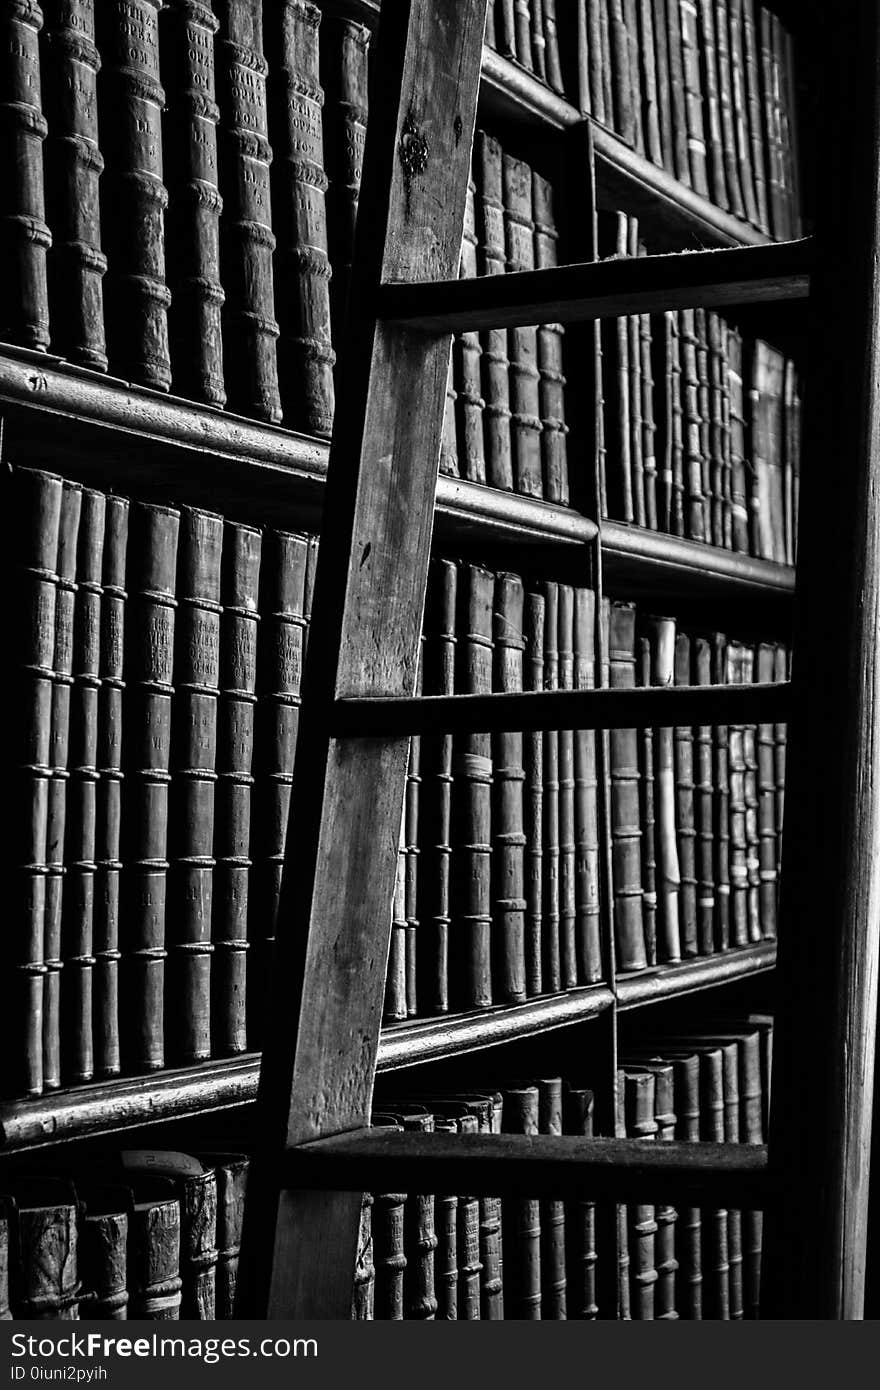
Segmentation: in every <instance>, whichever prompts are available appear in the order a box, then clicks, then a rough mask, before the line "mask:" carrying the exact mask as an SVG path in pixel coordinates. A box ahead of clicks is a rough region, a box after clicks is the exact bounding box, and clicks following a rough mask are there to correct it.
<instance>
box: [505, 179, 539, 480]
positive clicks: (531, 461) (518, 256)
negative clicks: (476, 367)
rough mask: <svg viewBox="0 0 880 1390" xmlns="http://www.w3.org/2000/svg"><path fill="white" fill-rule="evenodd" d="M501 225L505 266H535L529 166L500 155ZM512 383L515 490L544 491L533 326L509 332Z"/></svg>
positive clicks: (522, 268) (535, 337)
mask: <svg viewBox="0 0 880 1390" xmlns="http://www.w3.org/2000/svg"><path fill="white" fill-rule="evenodd" d="M502 171H503V187H504V230H505V244H506V251H507V268H508V270H511V271H524V270H534V268H535V237H534V231H535V224H534V222H533V220H532V171H531V169H530V168H529V166H528V165H527V164H524V163H523V161H522V160H520V159H513V158H511V156H510V155H503V156H502ZM508 344H509V353H510V384H511V392H510V395H511V407H512V412H511V417H510V419H511V443H512V446H513V473H514V479H515V481H516V490H517V492H521V493H524V494H525V495H526V496H527V497H543V496H544V486H543V474H542V461H541V434H542V430H541V418H540V409H541V402H540V394H539V388H540V373H539V371H538V330H537V329H536V328H533V327H529V326H526V327H524V328H511V329H510V330H509V332H508Z"/></svg>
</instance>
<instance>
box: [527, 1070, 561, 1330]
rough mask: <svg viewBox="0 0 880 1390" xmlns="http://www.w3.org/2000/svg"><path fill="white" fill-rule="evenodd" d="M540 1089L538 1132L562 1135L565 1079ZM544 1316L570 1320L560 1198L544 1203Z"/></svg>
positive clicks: (550, 1080) (542, 1084) (542, 1083)
mask: <svg viewBox="0 0 880 1390" xmlns="http://www.w3.org/2000/svg"><path fill="white" fill-rule="evenodd" d="M535 1085H536V1086H537V1088H538V1133H539V1134H562V1079H561V1077H558V1076H554V1077H547V1078H544V1079H542V1080H540V1081H536V1082H535ZM540 1212H541V1318H542V1320H544V1321H545V1322H546V1321H556V1322H558V1321H560V1320H562V1319H567V1317H568V1312H567V1283H568V1281H567V1272H566V1262H565V1243H566V1238H567V1234H568V1232H567V1230H566V1208H565V1203H564V1202H560V1201H547V1200H545V1201H542V1202H541V1208H540Z"/></svg>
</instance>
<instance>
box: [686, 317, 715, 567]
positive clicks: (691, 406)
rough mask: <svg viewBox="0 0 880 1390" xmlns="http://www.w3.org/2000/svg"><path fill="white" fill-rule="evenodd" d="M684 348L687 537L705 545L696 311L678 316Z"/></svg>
mask: <svg viewBox="0 0 880 1390" xmlns="http://www.w3.org/2000/svg"><path fill="white" fill-rule="evenodd" d="M678 321H679V337H680V344H681V369H682V374H681V387H682V390H681V395H682V405H683V424H684V450H685V459H686V470H687V534H688V536H689V537H690V539H691V540H694V541H705V540H708V539H709V537H708V536H707V534H706V512H707V508H708V503H709V499H708V498H707V496H706V494H705V492H704V489H703V452H702V432H701V417H700V377H699V372H698V369H697V331H696V320H695V317H694V310H693V309H682V310H680V311H679V315H678Z"/></svg>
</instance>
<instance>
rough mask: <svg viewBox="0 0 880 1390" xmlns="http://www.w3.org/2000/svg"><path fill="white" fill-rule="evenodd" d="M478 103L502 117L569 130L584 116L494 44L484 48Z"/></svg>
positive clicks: (549, 127) (553, 128)
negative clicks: (497, 50)
mask: <svg viewBox="0 0 880 1390" xmlns="http://www.w3.org/2000/svg"><path fill="white" fill-rule="evenodd" d="M480 106H481V107H482V108H483V109H484V110H485V111H486V112H487V113H488V114H490V115H492V116H498V117H500V118H501V119H502V120H507V121H515V122H517V123H520V124H522V123H528V124H529V125H539V126H543V127H544V128H545V129H547V130H556V131H560V130H568V129H569V128H570V127H571V126H574V125H578V124H579V122H581V121H583V120H584V116H583V115H582V114H581V112H580V111H579V110H578V109H577V107H576V106H572V104H571V102H570V101H566V99H565V97H561V96H559V94H558V93H557V92H554V91H551V89H550V88H549V87H547V86H545V84H544V83H543V82H541V81H540V80H539V78H537V77H535V76H534V75H533V74H532V73H530V72H527V71H526V69H525V68H521V67H520V66H519V65H518V64H517V63H513V62H511V60H510V59H509V58H505V57H503V56H502V55H501V54H500V53H496V51H495V49H494V48H488V47H485V46H484V48H483V71H482V75H481V78H480Z"/></svg>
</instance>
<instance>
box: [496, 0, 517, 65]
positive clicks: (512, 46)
mask: <svg viewBox="0 0 880 1390" xmlns="http://www.w3.org/2000/svg"><path fill="white" fill-rule="evenodd" d="M513 6H514V0H496V14H495V37H496V40H497V43H498V52H499V53H503V54H504V56H505V57H506V58H515V57H516V19H515V18H514V8H513Z"/></svg>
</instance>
